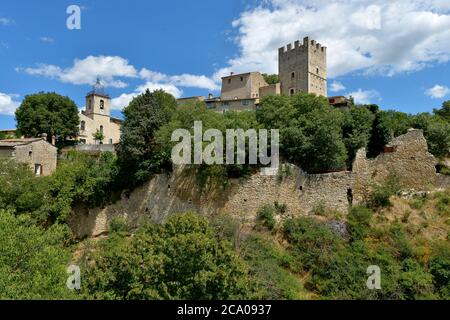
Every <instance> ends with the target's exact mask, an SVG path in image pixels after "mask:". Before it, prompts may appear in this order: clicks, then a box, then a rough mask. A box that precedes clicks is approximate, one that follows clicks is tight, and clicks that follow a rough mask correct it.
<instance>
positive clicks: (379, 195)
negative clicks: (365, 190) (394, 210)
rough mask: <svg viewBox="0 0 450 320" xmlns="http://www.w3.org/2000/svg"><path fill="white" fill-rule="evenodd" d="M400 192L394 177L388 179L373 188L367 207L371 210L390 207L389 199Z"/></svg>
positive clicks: (396, 179)
mask: <svg viewBox="0 0 450 320" xmlns="http://www.w3.org/2000/svg"><path fill="white" fill-rule="evenodd" d="M399 191H400V185H399V182H398V178H397V177H396V176H394V175H391V176H389V177H388V179H387V181H386V182H385V183H383V184H377V185H375V186H374V187H373V190H372V193H371V194H370V196H369V203H368V204H369V206H370V207H371V208H374V209H376V208H385V207H390V206H391V200H390V198H391V197H392V196H393V195H395V194H397V193H398V192H399Z"/></svg>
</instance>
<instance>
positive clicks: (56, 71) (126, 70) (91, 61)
mask: <svg viewBox="0 0 450 320" xmlns="http://www.w3.org/2000/svg"><path fill="white" fill-rule="evenodd" d="M18 71H24V72H25V73H28V74H30V75H36V76H44V77H47V78H52V79H58V80H59V81H61V82H65V83H71V84H76V85H81V84H89V85H91V84H93V83H95V80H96V78H97V77H100V78H101V79H102V83H103V84H104V85H105V86H106V87H114V88H124V87H126V86H127V84H126V83H125V82H123V81H122V80H119V79H117V78H118V77H124V78H137V77H138V72H137V71H136V69H135V68H134V67H133V66H132V65H130V64H129V63H128V61H127V60H126V59H124V58H121V57H117V56H88V57H86V58H85V59H75V61H74V63H73V66H72V67H70V68H65V69H62V68H61V67H59V66H55V65H51V64H50V65H49V64H39V65H37V67H35V68H25V69H23V70H22V69H18Z"/></svg>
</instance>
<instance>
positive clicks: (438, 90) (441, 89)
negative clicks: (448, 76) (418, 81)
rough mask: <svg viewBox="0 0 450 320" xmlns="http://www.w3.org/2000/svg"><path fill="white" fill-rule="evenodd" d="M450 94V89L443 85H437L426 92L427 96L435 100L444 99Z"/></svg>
mask: <svg viewBox="0 0 450 320" xmlns="http://www.w3.org/2000/svg"><path fill="white" fill-rule="evenodd" d="M449 93H450V88H448V87H445V86H441V85H438V84H437V85H435V86H434V87H433V88H430V89H428V90H427V91H425V94H426V95H427V96H429V97H431V98H434V99H441V98H444V97H445V96H446V95H448V94H449Z"/></svg>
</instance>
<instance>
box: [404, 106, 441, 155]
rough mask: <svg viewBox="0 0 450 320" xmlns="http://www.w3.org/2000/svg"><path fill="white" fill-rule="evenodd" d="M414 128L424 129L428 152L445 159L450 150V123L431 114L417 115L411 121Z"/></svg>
mask: <svg viewBox="0 0 450 320" xmlns="http://www.w3.org/2000/svg"><path fill="white" fill-rule="evenodd" d="M411 121H412V123H413V126H414V128H417V129H422V130H423V133H424V135H425V138H426V139H427V143H428V150H429V151H430V152H431V153H432V154H433V155H434V156H435V157H437V158H443V157H445V156H446V155H447V154H448V152H449V150H450V122H448V121H446V120H445V118H443V117H441V116H436V115H434V116H433V115H430V114H429V113H421V114H418V115H415V116H413V117H412V119H411Z"/></svg>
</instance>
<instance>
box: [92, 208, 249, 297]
mask: <svg viewBox="0 0 450 320" xmlns="http://www.w3.org/2000/svg"><path fill="white" fill-rule="evenodd" d="M93 261H94V262H93V264H92V265H90V266H89V265H88V266H87V270H86V271H85V277H86V278H87V280H86V282H87V284H86V294H87V296H88V297H93V298H96V299H98V298H100V299H192V300H194V299H231V298H244V297H245V296H246V291H247V286H246V284H247V280H246V269H245V265H244V264H243V262H242V261H241V260H240V259H239V258H238V257H237V255H236V253H235V252H234V251H233V250H232V248H231V246H230V244H229V243H227V242H225V241H223V240H219V239H217V238H216V236H215V235H214V232H213V229H212V228H211V227H210V226H209V225H208V222H207V221H206V220H205V219H204V218H200V217H199V216H198V215H196V214H193V213H186V214H180V215H175V216H173V217H171V218H169V220H168V221H167V222H166V223H165V224H163V225H155V224H151V223H148V224H144V225H143V226H141V227H140V228H139V229H138V230H137V232H136V234H135V235H134V236H133V237H132V238H128V237H127V235H126V233H124V232H116V233H113V235H112V236H110V237H109V238H108V239H107V240H105V241H103V242H102V243H100V244H99V245H98V246H97V247H96V253H95V254H94V256H93Z"/></svg>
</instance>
